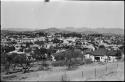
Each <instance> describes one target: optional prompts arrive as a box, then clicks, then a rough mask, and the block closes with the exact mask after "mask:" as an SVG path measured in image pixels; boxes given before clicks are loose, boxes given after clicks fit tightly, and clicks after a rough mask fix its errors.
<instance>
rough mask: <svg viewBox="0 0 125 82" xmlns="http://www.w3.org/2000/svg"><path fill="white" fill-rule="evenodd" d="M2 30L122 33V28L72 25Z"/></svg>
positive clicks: (7, 30)
mask: <svg viewBox="0 0 125 82" xmlns="http://www.w3.org/2000/svg"><path fill="white" fill-rule="evenodd" d="M3 31H4V32H9V31H10V32H28V31H29V32H47V33H59V32H63V33H69V32H79V33H85V34H93V33H104V34H124V29H120V28H94V29H92V28H86V27H82V28H72V27H68V28H47V29H40V30H32V29H30V30H29V29H25V30H24V29H23V30H21V29H17V28H16V29H15V28H11V29H6V30H3Z"/></svg>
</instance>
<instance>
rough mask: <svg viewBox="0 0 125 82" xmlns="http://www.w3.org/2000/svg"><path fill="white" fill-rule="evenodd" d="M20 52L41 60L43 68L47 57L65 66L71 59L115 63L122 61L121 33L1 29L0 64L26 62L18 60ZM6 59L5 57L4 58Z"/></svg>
mask: <svg viewBox="0 0 125 82" xmlns="http://www.w3.org/2000/svg"><path fill="white" fill-rule="evenodd" d="M5 54H8V55H7V56H6V55H5ZM20 55H21V56H22V58H23V59H26V61H30V63H31V62H36V61H37V62H38V61H44V64H42V68H43V69H44V68H47V66H48V64H47V63H45V62H46V61H48V60H50V61H52V62H59V61H65V62H66V63H65V65H67V64H68V67H71V66H72V64H71V62H72V61H75V63H74V64H84V63H85V62H86V61H89V62H91V63H92V62H115V61H118V60H124V36H123V35H117V34H113V35H112V34H111V35H108V34H100V33H94V34H84V33H76V32H70V33H63V32H60V33H58V32H57V33H53V32H48V33H47V32H8V31H5V32H4V31H3V33H1V64H3V65H7V64H6V62H9V63H10V64H14V65H15V63H18V64H22V63H26V61H25V60H23V59H22V60H20V58H21V56H20ZM23 55H25V56H23ZM7 58H8V60H6V59H7ZM11 58H12V59H11ZM74 59H75V60H74ZM81 59H82V62H77V63H76V60H77V61H78V60H79V61H81ZM86 63H87V62H86ZM28 65H29V64H27V66H28ZM58 65H61V64H58ZM7 66H8V65H7ZM23 68H26V67H23ZM24 72H26V69H25V71H24Z"/></svg>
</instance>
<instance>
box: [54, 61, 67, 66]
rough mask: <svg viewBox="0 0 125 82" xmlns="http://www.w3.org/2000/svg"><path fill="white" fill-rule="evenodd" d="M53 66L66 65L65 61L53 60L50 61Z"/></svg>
mask: <svg viewBox="0 0 125 82" xmlns="http://www.w3.org/2000/svg"><path fill="white" fill-rule="evenodd" d="M52 65H53V66H64V65H66V62H65V61H55V62H53V63H52Z"/></svg>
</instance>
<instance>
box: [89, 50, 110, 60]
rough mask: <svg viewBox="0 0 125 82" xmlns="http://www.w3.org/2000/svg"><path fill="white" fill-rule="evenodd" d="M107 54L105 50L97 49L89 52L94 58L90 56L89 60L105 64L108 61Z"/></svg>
mask: <svg viewBox="0 0 125 82" xmlns="http://www.w3.org/2000/svg"><path fill="white" fill-rule="evenodd" d="M107 52H108V50H107V49H105V48H99V49H97V50H95V51H92V52H89V54H90V55H93V56H94V57H93V56H90V58H91V57H92V60H93V61H97V62H100V61H101V62H106V60H107V59H108V56H107Z"/></svg>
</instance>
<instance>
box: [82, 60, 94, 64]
mask: <svg viewBox="0 0 125 82" xmlns="http://www.w3.org/2000/svg"><path fill="white" fill-rule="evenodd" d="M84 63H85V64H91V63H93V61H92V60H91V59H85V61H84Z"/></svg>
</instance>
